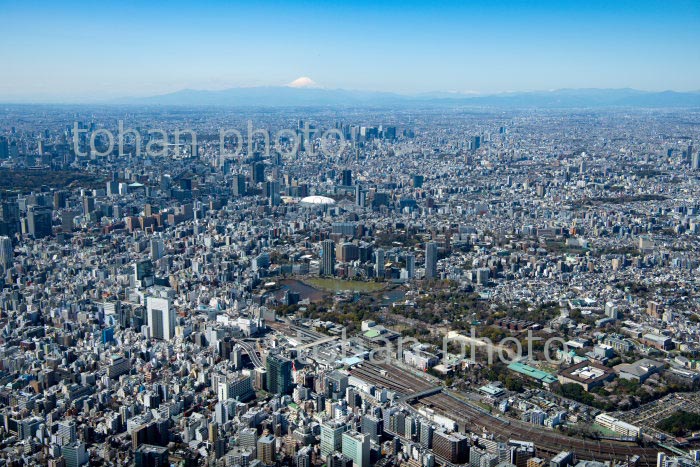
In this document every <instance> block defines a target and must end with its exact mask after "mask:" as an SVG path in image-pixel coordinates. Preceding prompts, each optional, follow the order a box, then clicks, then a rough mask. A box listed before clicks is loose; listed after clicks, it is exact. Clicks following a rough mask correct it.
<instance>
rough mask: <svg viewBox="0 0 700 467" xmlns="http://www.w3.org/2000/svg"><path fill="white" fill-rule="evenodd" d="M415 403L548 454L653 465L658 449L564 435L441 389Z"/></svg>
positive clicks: (463, 424)
mask: <svg viewBox="0 0 700 467" xmlns="http://www.w3.org/2000/svg"><path fill="white" fill-rule="evenodd" d="M418 404H420V405H423V406H426V407H430V408H432V409H433V410H435V411H437V412H439V413H441V414H442V415H444V416H446V417H449V418H452V419H455V418H456V419H457V420H456V421H457V423H458V424H459V426H460V429H462V430H465V431H475V432H476V431H478V430H482V431H488V432H489V433H493V434H495V435H496V436H498V437H499V438H501V439H502V440H504V441H505V440H507V439H520V440H525V441H532V442H534V443H535V446H536V447H537V449H538V451H540V452H546V453H548V454H550V455H554V454H556V453H558V452H560V451H563V450H570V451H573V452H574V453H575V455H576V457H577V459H595V460H599V461H625V460H627V459H629V458H631V457H632V456H639V464H638V465H639V466H641V467H653V466H655V465H656V460H657V452H658V451H657V450H656V449H653V448H643V447H641V446H639V445H637V444H636V443H631V442H615V441H610V440H591V439H581V438H573V437H569V436H565V435H562V434H559V433H556V432H554V431H549V430H546V429H542V428H540V427H537V426H534V425H530V424H527V423H523V422H520V421H518V420H512V419H504V418H499V417H495V416H493V415H491V414H489V413H487V412H486V411H484V410H482V409H480V408H476V407H473V406H471V405H469V404H467V403H466V402H464V401H462V400H459V399H457V398H455V397H453V396H451V395H449V394H446V393H444V392H443V393H440V394H435V395H431V396H428V397H425V398H423V399H421V400H420V401H419V402H418Z"/></svg>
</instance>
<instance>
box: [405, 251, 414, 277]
mask: <svg viewBox="0 0 700 467" xmlns="http://www.w3.org/2000/svg"><path fill="white" fill-rule="evenodd" d="M406 273H407V275H408V278H409V279H413V278H414V277H416V257H415V256H414V255H413V254H407V255H406Z"/></svg>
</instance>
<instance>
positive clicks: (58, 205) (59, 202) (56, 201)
mask: <svg viewBox="0 0 700 467" xmlns="http://www.w3.org/2000/svg"><path fill="white" fill-rule="evenodd" d="M67 200H68V194H67V193H66V192H65V191H55V192H54V194H53V208H54V209H63V208H65V207H66V201H67Z"/></svg>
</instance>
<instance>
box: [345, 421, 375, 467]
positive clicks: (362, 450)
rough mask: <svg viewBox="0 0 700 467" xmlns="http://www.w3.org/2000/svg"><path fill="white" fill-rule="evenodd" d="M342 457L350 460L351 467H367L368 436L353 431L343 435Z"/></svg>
mask: <svg viewBox="0 0 700 467" xmlns="http://www.w3.org/2000/svg"><path fill="white" fill-rule="evenodd" d="M343 455H344V456H347V457H349V458H350V459H352V466H353V467H369V436H368V435H365V434H362V433H358V432H357V431H354V430H353V431H346V432H345V433H343Z"/></svg>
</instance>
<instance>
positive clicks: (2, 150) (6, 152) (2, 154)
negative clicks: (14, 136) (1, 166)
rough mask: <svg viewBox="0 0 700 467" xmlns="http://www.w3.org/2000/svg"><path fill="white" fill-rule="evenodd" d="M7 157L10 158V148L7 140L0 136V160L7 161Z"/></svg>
mask: <svg viewBox="0 0 700 467" xmlns="http://www.w3.org/2000/svg"><path fill="white" fill-rule="evenodd" d="M8 157H10V146H9V144H8V142H7V138H5V137H4V136H0V159H7V158H8Z"/></svg>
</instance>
